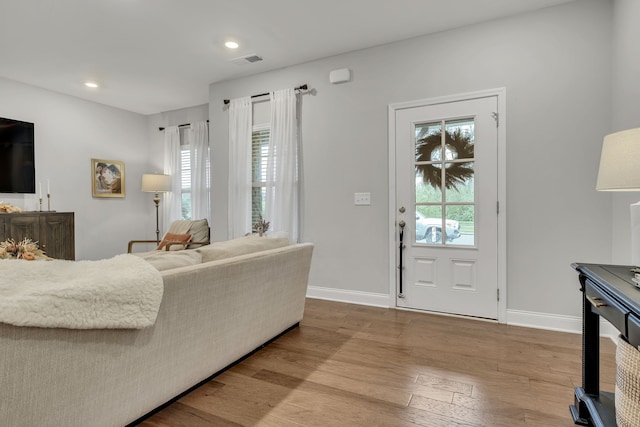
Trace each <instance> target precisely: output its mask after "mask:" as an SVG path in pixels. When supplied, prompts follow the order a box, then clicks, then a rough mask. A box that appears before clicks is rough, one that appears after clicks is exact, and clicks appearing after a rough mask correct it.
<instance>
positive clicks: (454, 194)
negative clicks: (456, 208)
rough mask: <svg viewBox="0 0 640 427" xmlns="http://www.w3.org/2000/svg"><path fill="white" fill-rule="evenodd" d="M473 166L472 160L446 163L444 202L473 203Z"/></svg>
mask: <svg viewBox="0 0 640 427" xmlns="http://www.w3.org/2000/svg"><path fill="white" fill-rule="evenodd" d="M473 166H474V164H473V162H456V163H447V164H446V174H447V175H446V182H447V185H446V189H445V194H446V196H445V197H446V199H445V201H446V202H448V203H451V202H459V203H461V202H464V203H473V202H474V201H475V195H474V179H473V177H474V170H473Z"/></svg>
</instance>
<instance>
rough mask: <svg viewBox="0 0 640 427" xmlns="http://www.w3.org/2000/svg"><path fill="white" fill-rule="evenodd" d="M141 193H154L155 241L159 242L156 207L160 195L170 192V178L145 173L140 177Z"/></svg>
mask: <svg viewBox="0 0 640 427" xmlns="http://www.w3.org/2000/svg"><path fill="white" fill-rule="evenodd" d="M141 187H142V191H144V192H145V193H155V195H154V196H153V202H154V203H155V204H156V241H157V242H160V223H159V221H158V205H159V204H160V193H166V192H168V191H171V176H169V175H161V174H151V173H146V174H144V175H142V186H141Z"/></svg>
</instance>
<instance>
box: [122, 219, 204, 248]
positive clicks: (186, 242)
mask: <svg viewBox="0 0 640 427" xmlns="http://www.w3.org/2000/svg"><path fill="white" fill-rule="evenodd" d="M136 243H146V244H150V243H156V244H157V245H158V246H157V248H156V249H157V250H167V251H170V250H171V251H173V250H179V249H185V248H197V247H199V246H204V245H208V244H209V243H211V229H210V228H209V223H208V222H207V219H206V218H205V219H198V220H182V219H179V220H176V221H173V222H172V223H171V225H170V226H169V231H167V234H165V235H164V237H163V238H162V241H160V242H158V241H157V240H130V241H129V244H128V246H127V253H131V252H132V250H133V245H134V244H136Z"/></svg>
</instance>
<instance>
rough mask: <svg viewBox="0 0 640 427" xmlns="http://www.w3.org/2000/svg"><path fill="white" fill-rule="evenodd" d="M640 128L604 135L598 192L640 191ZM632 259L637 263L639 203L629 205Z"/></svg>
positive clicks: (639, 261) (639, 243)
mask: <svg viewBox="0 0 640 427" xmlns="http://www.w3.org/2000/svg"><path fill="white" fill-rule="evenodd" d="M639 162H640V128H636V129H629V130H624V131H621V132H616V133H612V134H609V135H606V136H605V137H604V142H603V143H602V154H601V156H600V170H599V171H598V182H597V184H596V190H598V191H640V166H639V165H640V163H639ZM630 214H631V261H632V263H633V265H635V266H640V202H638V203H634V204H632V205H631V206H630Z"/></svg>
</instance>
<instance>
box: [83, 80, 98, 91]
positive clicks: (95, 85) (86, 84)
mask: <svg viewBox="0 0 640 427" xmlns="http://www.w3.org/2000/svg"><path fill="white" fill-rule="evenodd" d="M84 85H85V86H86V87H90V88H92V89H95V88H97V87H98V83H96V82H86V83H85V84H84Z"/></svg>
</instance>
